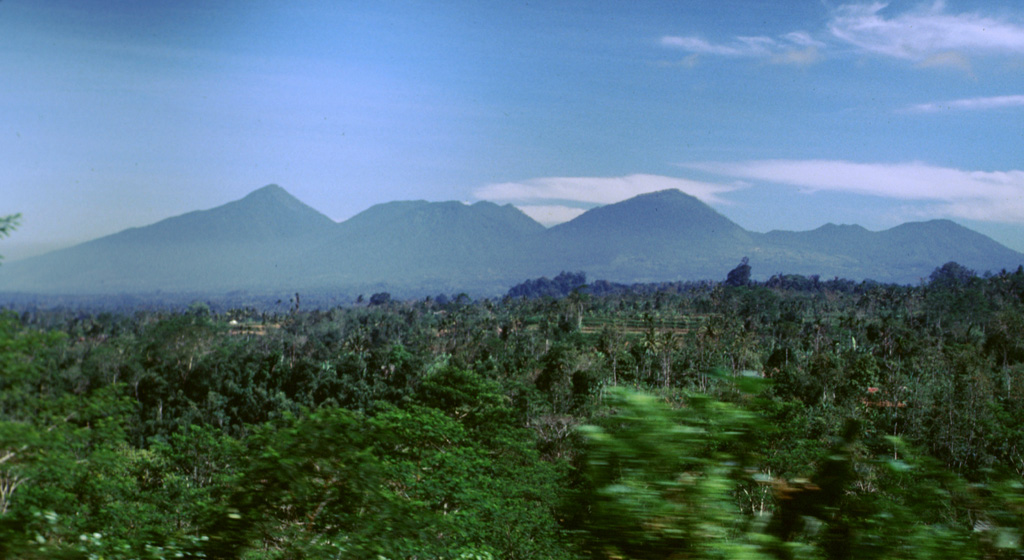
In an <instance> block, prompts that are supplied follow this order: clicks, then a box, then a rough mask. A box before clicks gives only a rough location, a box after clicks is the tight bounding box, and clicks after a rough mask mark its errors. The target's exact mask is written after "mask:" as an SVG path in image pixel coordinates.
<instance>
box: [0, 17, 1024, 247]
mask: <svg viewBox="0 0 1024 560" xmlns="http://www.w3.org/2000/svg"><path fill="white" fill-rule="evenodd" d="M0 84H2V86H0V116H2V118H0V170H2V172H0V216H2V215H6V214H12V213H15V212H20V213H21V214H22V220H21V224H20V226H19V227H18V229H17V230H16V231H15V232H14V233H13V234H12V235H11V236H10V237H9V238H6V239H2V240H0V254H2V255H4V256H5V258H6V259H7V260H16V259H18V258H24V257H27V256H31V255H33V254H38V253H40V252H44V251H47V250H52V249H55V248H59V247H63V246H68V245H72V244H74V243H78V242H81V241H85V240H89V239H94V238H97V237H100V236H103V235H108V234H112V233H115V232H117V231H120V230H123V229H125V228H129V227H137V226H143V225H147V224H151V223H154V222H156V221H159V220H161V219H163V218H167V217H170V216H174V215H178V214H182V213H185V212H188V211H191V210H199V209H207V208H212V207H215V206H218V205H221V204H224V203H227V202H230V201H232V200H237V199H239V198H241V197H243V196H245V195H246V194H248V193H249V192H251V191H253V190H256V189H258V188H260V187H262V186H264V185H267V184H271V183H274V184H278V185H281V186H282V187H284V188H285V189H286V190H288V191H289V192H290V193H292V194H293V195H294V196H296V197H297V198H299V199H300V200H302V201H303V202H305V203H307V204H309V205H310V206H312V207H314V208H316V209H317V210H319V211H321V212H323V213H324V214H326V215H327V216H329V217H330V218H332V219H334V220H336V221H342V220H345V219H347V218H349V217H351V216H353V215H355V214H357V213H359V212H361V211H363V210H366V209H367V208H369V207H370V206H372V205H374V204H378V203H382V202H388V201H393V200H420V199H423V200H431V201H444V200H460V201H464V202H468V203H472V202H476V201H480V200H489V201H493V202H497V203H500V204H506V203H511V204H515V205H516V206H517V207H519V208H521V209H522V210H523V211H524V212H526V213H527V214H529V215H531V216H533V217H534V218H535V219H537V220H538V221H540V222H542V223H544V224H545V225H553V224H555V223H558V222H560V221H565V220H568V219H571V218H572V217H574V216H576V215H579V214H580V213H582V212H583V211H584V210H586V209H587V208H592V207H594V206H596V205H601V204H609V203H614V202H618V201H621V200H625V199H627V198H630V197H632V196H635V195H637V194H641V193H644V192H650V191H657V190H663V189H668V188H678V189H680V190H682V191H684V192H687V193H689V194H692V195H694V196H696V197H698V198H700V199H701V200H703V201H705V202H707V203H708V204H710V205H711V206H712V207H714V208H715V209H716V210H718V211H719V212H720V213H722V214H723V215H725V216H726V217H728V218H730V219H732V220H733V221H735V222H736V223H737V224H739V225H740V226H742V227H744V228H746V229H748V230H751V231H760V232H764V231H770V230H774V229H784V230H796V231H802V230H810V229H814V228H817V227H819V226H822V225H824V224H826V223H837V224H853V223H856V224H860V225H862V226H864V227H867V228H868V229H871V230H881V229H886V228H889V227H893V226H896V225H898V224H900V223H904V222H908V221H922V220H930V219H937V218H944V219H952V220H954V221H956V222H958V223H961V224H963V225H965V226H967V227H969V228H971V229H974V230H976V231H980V232H982V233H985V234H986V235H990V236H991V237H993V238H994V239H996V240H998V241H1000V242H1002V243H1004V244H1006V245H1007V246H1009V247H1011V248H1014V249H1017V250H1020V251H1024V4H1021V3H1020V2H1019V0H1003V1H1000V0H992V1H984V2H979V1H970V0H947V1H945V2H942V1H926V2H916V1H910V2H904V1H892V2H888V3H885V2H851V3H847V2H842V1H834V0H806V1H800V0H788V1H785V2H763V1H761V0H715V1H707V2H697V1H693V2H679V1H664V2H659V1H643V0H637V1H630V2H622V1H619V0H614V1H601V0H591V1H580V2H571V1H565V2H558V1H542V2H538V1H530V2H525V1H521V0H499V1H489V0H474V1H468V0H467V1H458V2H455V1H444V0H439V1H436V2H419V1H409V2H405V1H389V0H370V1H344V0H342V1H338V2H321V1H308V2H304V1H301V0H294V1H288V2H280V1H273V2H272V1H261V0H246V1H234V0H224V1H219V2H199V1H192V0H177V1H174V2H149V1H124V2H121V1H113V0H103V1H100V0H48V1H46V2H40V1H38V0H2V1H0Z"/></svg>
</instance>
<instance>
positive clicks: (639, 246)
mask: <svg viewBox="0 0 1024 560" xmlns="http://www.w3.org/2000/svg"><path fill="white" fill-rule="evenodd" d="M744 256H748V257H749V258H750V264H751V266H752V267H753V277H754V278H755V279H756V278H762V279H763V278H767V277H768V276H770V275H772V274H775V273H787V274H788V273H794V274H805V275H810V274H819V275H821V276H822V277H826V278H831V277H833V276H839V277H843V278H851V279H855V280H859V279H866V278H872V279H875V280H879V281H885V282H902V283H916V282H918V281H920V279H922V278H927V276H928V275H929V274H930V273H931V271H932V270H934V269H935V268H936V267H938V266H941V265H942V264H944V263H946V262H948V261H957V262H959V263H960V264H962V265H964V266H967V267H969V268H973V269H975V270H977V271H979V272H983V271H986V270H992V271H998V270H1000V269H1003V268H1006V269H1011V268H1016V267H1017V266H1018V265H1020V264H1022V263H1024V254H1021V253H1018V252H1016V251H1012V250H1010V249H1008V248H1006V247H1004V246H1002V245H1000V244H998V243H996V242H995V241H993V240H992V239H990V238H988V237H986V236H984V235H981V234H979V233H976V232H974V231H971V230H969V229H967V228H964V227H962V226H960V225H957V224H955V223H953V222H951V221H948V220H935V221H930V222H921V223H909V224H904V225H901V226H898V227H895V228H892V229H889V230H885V231H879V232H872V231H868V230H866V229H864V228H862V227H860V226H837V225H833V224H828V225H825V226H822V227H820V228H818V229H815V230H813V231H806V232H789V231H773V232H769V233H766V234H760V233H753V232H748V231H746V230H744V229H743V228H742V227H740V226H739V225H737V224H735V223H733V222H732V221H730V220H728V219H727V218H725V217H724V216H722V215H721V214H719V213H718V212H716V211H714V210H713V209H711V208H710V207H709V206H707V205H706V204H704V203H702V202H700V201H699V200H697V199H696V198H694V197H692V196H689V195H686V194H683V193H681V192H679V191H676V190H669V191H661V192H655V193H649V194H644V195H640V196H637V197H635V198H632V199H630V200H626V201H623V202H620V203H617V204H610V205H607V206H603V207H599V208H594V209H592V210H589V211H587V212H585V213H584V214H582V215H580V216H579V217H577V218H576V219H574V220H572V221H570V222H567V223H564V224H560V225H558V226H555V227H552V228H551V229H545V228H544V227H543V226H541V225H540V224H538V223H536V222H535V221H533V220H531V219H530V218H529V217H527V216H526V215H525V214H523V213H522V212H521V211H520V210H518V209H517V208H515V207H513V206H511V205H505V206H498V205H496V204H492V203H489V202H478V203H476V204H473V205H466V204H462V203H459V202H426V201H406V202H391V203H387V204H379V205H376V206H374V207H372V208H370V209H368V210H366V211H364V212H362V213H360V214H358V215H356V216H354V217H352V218H351V219H349V220H346V221H344V222H342V223H335V222H333V221H332V220H330V219H329V218H327V217H326V216H324V215H323V214H321V213H319V212H317V211H316V210H314V209H313V208H310V207H309V206H307V205H305V204H303V203H302V202H300V201H299V200H297V199H295V198H294V197H293V196H291V195H290V194H288V193H287V192H286V191H285V190H284V189H282V188H280V187H278V186H276V185H269V186H267V187H263V188H261V189H259V190H257V191H254V192H253V193H251V194H249V195H248V196H246V197H244V198H242V199H241V200H238V201H235V202H231V203H228V204H225V205H223V206H219V207H217V208H213V209H211V210H204V211H196V212H189V213H187V214H183V215H181V216H176V217H173V218H168V219H166V220H163V221H161V222H157V223H155V224H153V225H150V226H146V227H141V228H132V229H128V230H125V231H122V232H120V233H117V234H114V235H110V236H107V237H103V238H100V239H96V240H93V241H89V242H87V243H83V244H81V245H77V246H75V247H70V248H67V249H63V250H60V251H55V252H52V253H48V254H46V255H42V256H38V257H34V258H30V259H25V260H22V261H16V262H10V263H5V264H4V265H3V266H0V290H3V291H9V292H10V291H21V292H30V293H50V294H53V293H64V294H110V293H121V292H123V293H143V292H153V291H158V290H163V291H165V292H214V293H216V292H227V291H232V290H249V291H254V292H255V291H282V290H289V291H290V290H310V289H312V290H333V291H338V292H346V291H347V292H354V291H356V290H360V291H364V290H368V289H374V288H380V289H390V290H393V291H395V292H396V293H407V294H417V295H421V294H432V293H438V292H446V293H450V292H453V291H469V292H473V293H479V294H499V293H503V292H504V291H505V290H507V289H508V287H509V286H511V285H514V284H516V283H519V282H521V281H523V280H524V279H526V278H531V277H537V276H542V275H551V274H554V273H556V272H557V271H559V270H584V271H586V272H587V273H588V275H589V276H590V277H591V278H601V279H608V280H613V281H619V282H642V281H657V280H687V279H691V280H692V279H718V280H720V279H724V278H725V275H726V273H727V272H728V271H729V270H730V269H732V268H733V267H734V266H735V265H736V264H737V263H738V262H739V261H740V259H741V258H742V257H744Z"/></svg>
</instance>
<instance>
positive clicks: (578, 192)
mask: <svg viewBox="0 0 1024 560" xmlns="http://www.w3.org/2000/svg"><path fill="white" fill-rule="evenodd" d="M743 186H745V185H739V184H735V183H706V182H702V181H692V180H689V179H680V178H677V177H665V176H661V175H644V174H636V175H626V176H624V177H542V178H538V179H529V180H526V181H517V182H509V183H494V184H490V185H485V186H483V187H480V188H478V189H476V190H475V191H474V192H473V196H474V197H475V198H477V199H479V200H489V201H492V202H498V203H512V204H514V205H515V206H516V207H518V208H519V209H520V210H522V211H523V212H525V213H526V214H527V215H528V216H530V217H533V218H534V219H536V220H537V221H539V222H541V223H543V224H545V225H553V224H556V223H560V222H562V221H568V220H569V219H572V218H574V217H576V216H577V215H579V214H582V213H583V211H584V210H585V209H588V208H592V207H594V206H597V205H602V204H613V203H616V202H621V201H623V200H626V199H628V198H632V197H634V196H637V195H640V194H644V193H649V192H654V191H661V190H667V189H678V190H680V191H683V192H685V193H687V194H689V195H691V196H695V197H697V198H698V199H700V200H702V201H704V202H706V203H709V204H721V203H725V201H723V200H722V199H720V198H718V196H717V195H718V194H719V193H724V192H729V191H733V190H736V189H738V188H742V187H743ZM546 203H547V204H546ZM574 212H575V214H574ZM537 216H543V219H541V218H538V217H537ZM563 218H564V219H563Z"/></svg>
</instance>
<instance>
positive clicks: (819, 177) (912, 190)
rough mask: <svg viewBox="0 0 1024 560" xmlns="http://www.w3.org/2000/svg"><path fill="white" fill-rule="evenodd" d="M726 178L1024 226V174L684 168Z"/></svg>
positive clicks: (802, 165)
mask: <svg viewBox="0 0 1024 560" xmlns="http://www.w3.org/2000/svg"><path fill="white" fill-rule="evenodd" d="M682 167H685V168H688V169H694V170H699V171H703V172H709V173H713V174H718V175H722V176H724V177H731V178H738V179H747V180H757V181H765V182H771V183H777V184H783V185H792V186H796V187H801V188H804V189H807V190H808V191H811V192H814V191H841V192H850V193H856V194H862V195H871V196H878V197H885V198H892V199H900V200H912V201H923V202H931V203H934V204H935V210H936V212H938V214H939V215H945V216H948V217H955V218H968V219H972V220H983V221H995V222H1011V223H1024V171H1021V170H1010V171H965V170H961V169H953V168H948V167H938V166H932V165H927V164H924V163H920V162H911V163H897V164H882V163H855V162H849V161H837V160H757V161H743V162H702V163H690V164H683V165H682Z"/></svg>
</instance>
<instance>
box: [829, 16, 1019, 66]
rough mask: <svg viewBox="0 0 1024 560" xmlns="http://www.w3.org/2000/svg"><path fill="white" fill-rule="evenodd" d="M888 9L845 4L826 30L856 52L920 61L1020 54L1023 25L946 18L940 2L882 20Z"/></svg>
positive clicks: (1003, 20)
mask: <svg viewBox="0 0 1024 560" xmlns="http://www.w3.org/2000/svg"><path fill="white" fill-rule="evenodd" d="M887 7H888V4H886V3H881V2H875V3H871V4H847V5H844V6H840V7H839V8H837V9H836V10H835V12H834V13H833V16H832V20H831V21H830V22H829V23H828V29H829V31H830V32H831V33H832V35H833V36H834V37H836V38H837V39H840V40H842V41H844V42H846V43H849V44H851V45H853V46H855V47H857V48H858V49H860V50H862V51H865V52H869V53H874V54H879V55H883V56H889V57H894V58H901V59H906V60H916V61H923V60H926V59H928V58H929V57H933V56H935V55H940V54H942V53H948V52H960V53H967V54H1021V53H1024V26H1021V25H1019V24H1017V23H1015V22H1012V21H1009V20H1008V19H1006V18H995V17H986V16H982V15H979V14H971V13H964V14H949V13H946V11H945V4H944V3H943V2H935V3H934V4H932V5H931V6H927V7H924V8H920V9H917V10H913V11H908V12H904V13H901V14H895V15H892V16H890V17H886V14H883V11H885V9H886V8H887Z"/></svg>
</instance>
